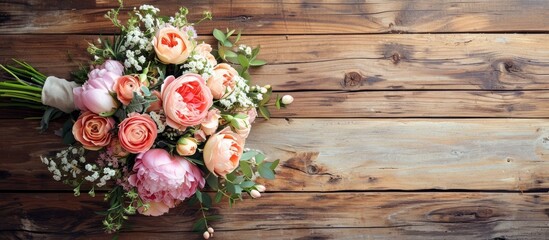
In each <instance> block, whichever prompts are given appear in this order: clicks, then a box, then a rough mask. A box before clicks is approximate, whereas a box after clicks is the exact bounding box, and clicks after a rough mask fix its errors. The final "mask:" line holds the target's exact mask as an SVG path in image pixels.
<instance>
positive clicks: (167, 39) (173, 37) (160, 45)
mask: <svg viewBox="0 0 549 240" xmlns="http://www.w3.org/2000/svg"><path fill="white" fill-rule="evenodd" d="M152 41H153V47H154V51H155V52H156V56H157V57H158V59H159V60H160V61H161V62H163V63H168V64H169V63H171V64H181V63H184V62H185V61H186V60H187V58H189V54H190V53H191V51H192V44H191V41H189V36H188V35H187V34H186V33H184V32H182V31H180V30H179V29H177V28H175V27H172V26H167V27H164V28H161V29H160V30H158V31H157V32H156V35H155V36H154V37H153V40H152Z"/></svg>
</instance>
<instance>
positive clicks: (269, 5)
mask: <svg viewBox="0 0 549 240" xmlns="http://www.w3.org/2000/svg"><path fill="white" fill-rule="evenodd" d="M143 3H147V4H154V5H155V6H157V7H159V8H160V9H161V11H162V13H164V14H166V15H168V14H170V15H171V14H173V13H174V12H176V11H177V8H178V7H179V6H187V7H189V8H190V10H191V15H190V16H189V18H190V19H191V20H198V19H199V18H200V14H202V11H204V10H209V11H211V12H212V13H213V15H214V20H213V21H208V22H205V23H203V24H200V27H199V28H198V30H199V32H200V33H211V31H212V29H213V28H220V29H224V28H226V27H229V28H239V29H243V31H244V33H246V34H326V33H390V32H399V33H401V32H421V33H424V32H517V31H521V32H543V31H547V30H549V26H548V25H547V24H546V22H547V20H548V19H549V15H548V13H547V12H548V10H549V4H548V3H547V2H546V1H541V0H534V1H519V0H511V1H498V2H492V1H479V0H475V1H449V0H445V1H439V2H437V4H432V3H430V2H425V1H419V0H414V1H406V0H398V1H382V0H376V1H367V2H362V3H361V2H348V1H300V0H276V1H244V0H239V1H229V0H222V1H215V4H213V2H209V1H208V2H206V1H196V0H192V1H176V0H170V1H142V0H140V1H132V0H127V1H125V8H124V11H123V14H121V15H124V16H125V14H124V13H125V12H126V11H127V10H130V9H133V8H134V7H138V6H139V5H141V4H143ZM116 6H117V4H116V1H96V0H82V1H75V2H67V1H60V0H55V1H48V3H44V2H42V1H38V0H16V1H9V2H3V3H0V9H2V11H1V16H2V17H1V18H0V23H1V24H0V32H2V33H9V34H13V33H35V34H36V33H46V34H51V33H63V34H67V33H113V32H114V31H115V29H114V28H113V27H112V24H111V23H110V22H109V20H107V19H105V18H104V17H103V15H104V14H105V13H106V11H107V10H109V9H111V8H114V7H116ZM36 13H39V14H36Z"/></svg>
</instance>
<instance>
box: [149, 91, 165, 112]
mask: <svg viewBox="0 0 549 240" xmlns="http://www.w3.org/2000/svg"><path fill="white" fill-rule="evenodd" d="M151 94H152V95H154V96H156V98H157V100H156V101H154V102H153V103H151V105H150V106H149V107H148V108H147V112H158V111H160V110H162V95H161V94H160V92H159V91H156V90H154V91H152V92H151Z"/></svg>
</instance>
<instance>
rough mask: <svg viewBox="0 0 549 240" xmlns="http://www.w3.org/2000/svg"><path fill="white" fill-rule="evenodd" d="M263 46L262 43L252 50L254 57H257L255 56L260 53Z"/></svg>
mask: <svg viewBox="0 0 549 240" xmlns="http://www.w3.org/2000/svg"><path fill="white" fill-rule="evenodd" d="M260 48H261V45H259V46H257V47H256V48H254V49H253V50H252V58H254V59H255V57H257V54H259V49H260Z"/></svg>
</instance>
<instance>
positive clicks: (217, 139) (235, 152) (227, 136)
mask: <svg viewBox="0 0 549 240" xmlns="http://www.w3.org/2000/svg"><path fill="white" fill-rule="evenodd" d="M243 151H244V139H243V138H241V137H240V136H239V135H238V134H236V133H234V132H232V131H231V130H230V128H228V127H227V128H225V129H223V130H221V131H220V132H218V133H216V134H214V135H212V136H211V137H210V139H208V141H207V142H206V146H204V163H205V164H206V167H207V168H208V170H209V171H210V172H211V173H213V174H214V175H216V176H222V177H225V175H227V174H229V173H231V172H232V171H234V169H236V168H237V167H238V163H239V160H240V156H242V152H243Z"/></svg>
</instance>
